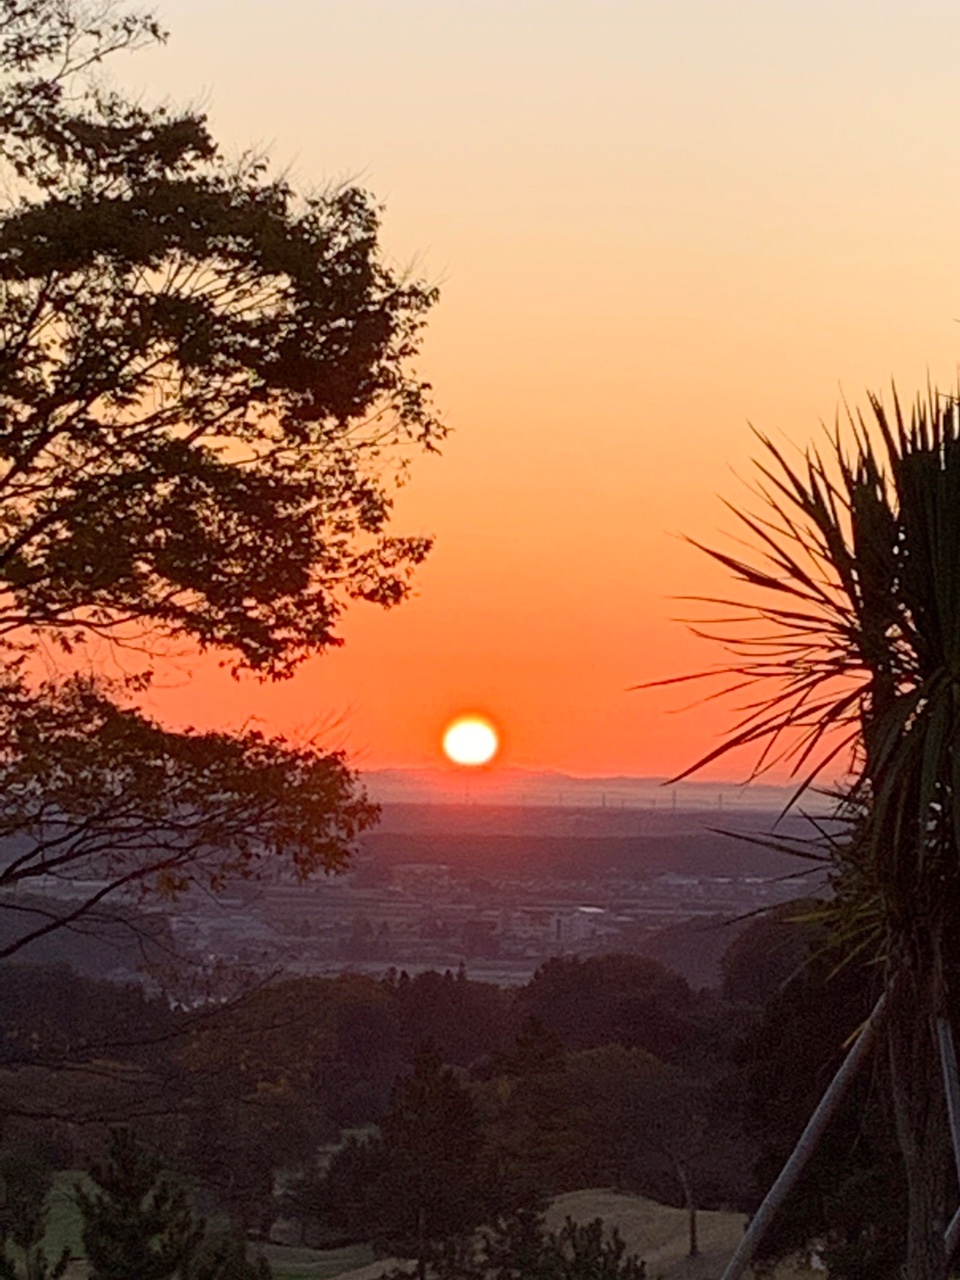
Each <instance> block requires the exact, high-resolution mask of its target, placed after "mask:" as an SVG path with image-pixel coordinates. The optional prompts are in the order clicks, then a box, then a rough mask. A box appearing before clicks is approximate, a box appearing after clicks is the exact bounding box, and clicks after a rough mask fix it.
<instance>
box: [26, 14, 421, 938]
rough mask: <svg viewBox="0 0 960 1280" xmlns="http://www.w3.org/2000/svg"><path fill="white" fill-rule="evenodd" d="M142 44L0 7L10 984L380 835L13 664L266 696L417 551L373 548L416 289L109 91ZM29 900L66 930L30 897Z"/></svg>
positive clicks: (328, 222)
mask: <svg viewBox="0 0 960 1280" xmlns="http://www.w3.org/2000/svg"><path fill="white" fill-rule="evenodd" d="M164 38H165V37H164V33H163V31H162V30H161V28H160V27H159V26H158V24H157V22H156V20H155V19H154V18H153V17H151V16H150V15H143V14H139V13H136V12H131V11H128V10H126V9H125V8H123V7H122V6H121V5H119V4H117V3H114V2H113V0H0V177H2V181H3V188H2V189H3V191H4V198H3V200H2V201H0V658H2V662H3V669H2V671H0V848H2V850H3V857H2V866H0V893H2V894H3V907H4V909H5V910H15V911H20V912H21V915H22V928H20V929H19V930H14V931H13V933H12V935H11V936H10V937H5V938H4V939H3V941H2V942H0V954H2V955H7V954H10V953H11V952H13V951H14V950H17V949H19V948H21V947H23V946H25V945H26V944H27V943H29V942H30V941H33V940H36V939H37V938H39V937H42V936H44V935H45V934H46V933H48V932H50V931H51V930H53V929H56V928H61V927H63V926H65V925H71V924H72V923H73V922H74V921H75V920H77V919H78V917H79V916H81V915H84V914H85V913H88V912H89V911H90V910H91V909H92V908H95V907H96V906H97V904H98V903H99V902H100V901H101V899H102V898H103V897H105V896H107V895H109V894H117V893H118V892H125V893H127V894H129V893H130V892H133V893H134V894H140V893H145V892H149V893H159V894H160V895H161V896H168V897H169V896H172V895H174V894H176V893H178V892H180V891H181V890H183V889H184V888H186V887H187V886H188V885H190V884H194V883H199V884H203V885H204V886H205V887H206V888H208V889H214V890H215V889H217V888H219V887H221V886H222V884H223V883H224V881H225V879H226V878H227V877H228V876H235V875H249V874H254V873H256V872H257V871H258V869H260V868H261V867H263V866H265V865H267V864H269V863H271V862H276V860H277V859H283V860H285V862H286V865H287V866H288V867H289V868H290V869H291V870H292V871H293V873H294V874H296V875H297V876H301V877H302V876H305V875H308V874H310V873H312V872H314V871H316V870H320V869H323V870H326V871H334V870H337V869H338V868H340V867H342V866H343V865H344V863H345V860H346V858H347V856H348V854H349V851H350V848H351V845H352V841H353V839H354V837H355V836H356V835H357V834H358V833H359V831H361V830H362V829H363V828H364V827H365V826H367V825H369V824H370V822H371V821H372V820H373V818H374V809H373V807H372V806H370V805H369V804H367V803H366V801H365V799H364V798H363V795H362V792H361V791H360V789H359V787H358V786H357V784H356V781H355V779H354V778H353V777H352V775H351V774H350V772H349V771H348V769H347V767H346V764H345V761H344V759H343V757H342V756H340V755H338V754H336V753H332V754H324V753H323V752H321V751H320V750H318V749H315V748H312V747H304V748H302V749H301V748H295V747H292V746H290V745H289V744H287V743H285V742H284V741H282V740H281V739H271V738H268V737H266V736H264V735H262V734H259V733H256V732H246V733H241V734H236V735H232V736H231V735H227V734H213V733H207V734H204V733H195V732H186V733H181V734H175V733H172V732H170V731H167V730H165V729H163V728H162V727H161V726H159V725H158V724H156V723H155V722H154V721H153V720H151V719H150V718H149V717H148V716H144V715H142V714H140V713H138V712H137V711H136V710H135V709H133V708H132V706H131V705H130V703H131V702H132V700H133V698H134V696H135V695H136V694H137V693H138V692H140V691H141V686H139V685H137V683H136V680H134V681H132V682H131V683H130V685H129V686H128V687H127V688H126V690H121V689H118V688H117V687H115V686H112V685H111V684H110V683H109V682H107V681H104V680H98V679H96V678H95V677H94V676H90V677H89V678H78V677H74V678H72V679H68V680H67V681H66V683H63V684H59V685H58V684H56V683H47V684H44V685H42V686H41V687H39V688H37V686H36V682H35V679H34V677H35V674H36V669H37V667H36V664H35V663H33V662H31V661H28V655H29V654H30V653H31V652H32V651H35V650H36V649H37V648H38V647H39V646H40V645H41V644H44V646H45V653H46V655H47V657H48V658H49V657H50V656H51V653H53V654H56V652H57V650H58V648H59V650H60V651H65V652H66V654H68V655H69V654H73V655H74V657H72V658H70V659H69V662H70V663H71V664H72V667H73V669H76V666H77V665H78V659H77V657H76V652H77V649H78V646H84V645H86V648H85V650H84V654H85V655H86V656H85V657H84V658H83V659H82V660H81V661H80V663H79V665H81V666H82V665H84V664H86V665H87V666H88V667H89V668H90V669H95V668H96V665H97V661H98V658H97V654H98V653H99V655H100V657H102V646H101V647H100V648H99V649H98V648H97V646H95V645H91V644H89V643H87V642H88V641H90V640H91V639H92V638H95V639H98V640H99V641H101V642H106V643H107V645H108V646H109V647H110V649H111V651H112V652H113V651H115V650H116V646H131V645H132V646H134V648H135V652H137V653H142V652H144V651H146V652H147V653H148V654H150V655H154V654H156V653H157V652H158V651H163V649H164V646H166V645H169V644H170V643H180V644H186V645H188V646H190V647H191V648H196V647H199V648H200V649H202V650H211V651H213V652H214V653H216V654H218V655H220V656H221V658H222V660H223V661H225V662H230V663H231V664H232V665H233V667H234V670H235V671H237V670H239V669H241V668H245V669H249V670H252V671H254V672H256V673H258V674H259V675H260V676H262V677H274V678H276V677H282V676H287V675H289V674H290V673H291V672H292V671H293V670H294V669H295V667H296V665H297V664H298V663H299V662H300V661H302V660H303V659H304V658H305V657H307V656H308V655H309V654H311V653H317V652H320V651H322V650H324V649H326V648H328V647H329V646H331V645H336V644H339V643H340V639H339V637H338V635H337V621H338V618H339V617H340V614H341V612H342V610H343V608H344V607H345V605H346V603H347V602H348V601H349V600H352V599H365V600H369V601H373V602H376V603H378V604H381V605H385V606H389V605H393V604H396V603H398V602H399V601H400V600H402V599H403V597H404V596H405V595H406V593H407V591H408V588H409V580H410V573H411V571H412V570H413V568H414V566H415V565H417V564H418V563H419V562H420V561H421V560H422V558H423V556H424V555H425V554H426V551H427V549H428V545H429V542H428V539H425V538H423V537H402V536H397V535H394V534H393V533H391V532H390V528H389V525H390V518H391V509H392V496H391V494H392V487H393V484H394V481H395V480H397V479H399V475H400V474H401V473H402V472H403V470H404V469H405V467H406V465H407V463H408V462H409V460H410V458H411V456H412V454H413V453H414V452H415V451H417V450H420V449H423V448H426V449H432V448H434V447H435V446H436V444H437V442H438V441H439V440H440V439H441V438H442V435H443V428H442V426H441V425H440V423H439V422H438V421H437V419H436V418H435V416H434V415H433V412H432V410H431V408H430V403H429V387H428V385H427V384H426V383H425V382H423V381H422V379H420V378H419V377H418V376H417V375H416V373H415V372H414V370H413V368H412V361H413V359H414V358H415V356H416V354H417V349H418V345H419V341H420V335H421V329H422V326H423V323H424V319H425V316H426V313H427V312H428V311H429V309H430V307H431V306H432V305H433V302H434V300H435V297H436V294H435V290H433V289H432V288H430V287H428V286H427V285H425V284H423V283H422V282H420V281H417V280H415V279H412V278H409V277H407V276H404V275H403V274H402V273H398V272H397V271H395V270H394V269H392V268H391V267H390V266H389V265H388V264H387V262H386V261H385V259H384V256H383V254H382V252H381V248H380V243H379V230H380V228H379V217H380V211H379V209H378V207H377V206H376V204H375V203H374V202H373V200H372V199H371V197H370V196H369V195H368V194H367V193H366V192H364V191H362V190H360V189H358V188H357V187H353V186H344V187H337V188H330V189H328V190H326V191H316V192H306V193H299V192H297V191H296V190H295V189H294V188H293V186H292V185H291V183H290V182H289V181H288V180H286V179H285V178H283V177H278V176H276V175H274V174H272V173H271V171H270V168H269V166H268V164H267V162H266V161H265V160H264V159H263V158H262V157H259V156H255V155H247V156H244V157H242V158H241V159H240V160H239V161H237V162H231V161H229V160H227V159H226V158H225V156H224V155H223V153H222V152H221V150H220V149H219V147H218V146H217V144H216V142H215V140H214V138H213V137H212V135H211V132H210V129H209V127H208V124H207V121H206V119H205V118H204V117H203V116H202V115H201V114H199V113H197V112H195V111H190V110H187V111H178V110H175V109H173V108H169V107H163V106H158V107H153V106H150V105H148V104H145V103H144V102H142V101H139V100H138V101H132V100H130V99H129V98H127V97H125V96H124V95H123V94H121V93H119V92H118V91H116V90H114V89H112V88H110V87H109V85H108V83H107V82H106V81H105V80H104V78H103V70H102V69H103V64H104V62H105V61H106V60H108V59H110V58H111V57H115V56H117V55H120V54H122V53H123V52H129V51H131V50H135V49H137V48H139V47H141V46H143V45H145V44H149V43H152V42H155V41H157V40H162V39H164ZM47 642H50V643H47ZM92 650H93V651H94V652H93V656H92V657H91V656H90V654H91V651H92ZM138 678H139V679H144V678H146V677H145V676H142V675H141V676H140V677H138ZM52 880H57V881H60V882H61V902H60V903H59V904H57V905H53V906H51V907H49V909H48V908H47V907H46V906H44V905H42V904H41V905H38V904H36V903H34V902H32V901H30V900H28V899H25V898H24V897H23V896H22V891H23V890H24V889H25V888H28V887H29V886H30V885H31V884H41V883H43V884H47V885H49V884H50V883H51V881H52ZM81 882H83V884H84V887H83V888H81V887H80V884H81ZM92 884H95V885H96V888H95V889H91V888H90V885H92ZM14 888H15V889H17V890H18V891H20V892H21V897H20V901H19V903H18V904H17V903H12V901H11V898H10V895H9V894H6V893H3V891H5V890H11V889H14Z"/></svg>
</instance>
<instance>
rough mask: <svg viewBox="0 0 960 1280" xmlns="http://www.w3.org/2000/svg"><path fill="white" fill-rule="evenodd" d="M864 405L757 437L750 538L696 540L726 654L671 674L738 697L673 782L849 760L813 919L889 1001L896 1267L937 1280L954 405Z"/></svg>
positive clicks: (949, 815) (944, 1195)
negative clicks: (723, 577)
mask: <svg viewBox="0 0 960 1280" xmlns="http://www.w3.org/2000/svg"><path fill="white" fill-rule="evenodd" d="M870 410H871V412H870V414H869V415H868V418H866V419H865V418H864V416H863V415H861V414H859V413H858V414H855V415H854V414H850V415H849V422H848V430H847V431H841V430H840V429H839V428H838V429H836V430H835V431H834V432H833V433H832V434H831V435H829V436H828V439H827V443H826V445H824V446H822V447H821V448H819V449H810V450H808V451H807V452H806V453H805V454H803V455H802V456H801V458H800V461H799V462H797V463H794V462H791V461H789V460H788V458H787V457H786V456H785V452H784V451H783V450H781V449H779V448H778V447H777V446H776V445H775V444H774V443H773V442H772V441H771V440H770V439H768V438H767V437H765V436H762V435H758V440H759V443H760V446H761V457H760V458H759V460H758V461H757V468H758V477H759V478H758V483H757V485H756V488H755V494H756V496H757V497H758V498H759V499H760V501H761V504H762V510H761V511H760V513H759V514H753V513H751V512H748V511H740V510H737V509H735V508H731V510H733V511H734V514H735V516H736V517H737V519H738V521H739V522H740V526H741V531H743V530H745V531H746V534H747V541H748V544H749V546H750V548H751V549H750V550H748V551H746V552H744V553H742V554H739V555H731V554H728V553H726V552H724V551H720V550H716V549H713V548H709V547H702V548H701V549H702V550H704V551H706V552H707V554H708V555H710V556H712V557H713V558H714V559H715V560H717V561H719V562H720V563H721V564H722V565H724V566H725V567H726V568H727V569H728V570H729V571H730V572H731V573H732V574H733V576H734V578H735V579H736V580H737V581H738V582H739V583H740V584H741V588H742V590H741V592H740V594H739V595H737V596H735V597H734V598H730V599H724V600H713V601H710V603H711V604H714V605H718V604H719V605H722V606H723V607H724V609H725V613H726V616H725V617H724V618H723V619H720V620H719V622H718V623H716V624H715V625H713V626H711V627H709V628H708V629H706V630H705V629H704V628H695V629H696V630H699V632H700V634H705V635H710V636H711V637H712V638H714V639H720V640H722V642H723V643H724V645H725V647H726V651H727V660H726V661H725V662H723V663H722V664H720V665H719V666H717V667H715V668H713V669H712V670H711V671H709V672H702V673H698V675H697V676H695V677H681V679H697V678H702V677H704V676H711V675H712V676H717V675H720V676H723V677H724V678H725V683H724V685H723V686H722V688H721V692H723V693H733V692H738V693H741V694H742V692H743V691H744V690H747V691H748V694H747V703H746V705H745V706H742V707H741V711H740V716H739V719H738V721H737V723H736V724H735V725H734V726H733V728H732V729H731V731H730V732H729V734H728V736H727V737H726V738H725V740H724V741H723V742H722V743H721V744H720V746H718V747H717V748H716V749H715V750H713V751H711V752H709V753H708V754H707V755H705V756H704V757H702V758H701V759H700V760H698V761H697V762H696V763H695V764H694V765H692V766H691V767H690V769H688V770H686V771H685V772H684V774H683V775H681V776H686V775H687V774H690V773H693V772H695V771H696V770H698V769H700V768H702V767H703V766H704V765H706V764H708V763H710V762H711V761H713V760H715V759H717V758H718V757H720V756H723V755H725V754H726V753H727V752H730V751H732V750H733V749H735V748H741V747H751V746H752V747H755V748H756V749H757V751H758V756H757V760H756V765H755V770H754V774H755V775H756V774H759V773H762V772H763V771H765V770H767V769H769V768H771V767H772V766H774V765H786V766H787V767H789V769H790V770H791V771H792V773H793V775H794V777H795V778H796V780H797V794H798V795H799V794H800V793H802V792H803V791H804V790H805V789H806V788H807V787H808V786H810V785H811V784H812V783H813V782H814V781H815V780H816V779H818V778H820V777H822V776H823V773H824V771H825V770H826V769H827V767H828V766H831V765H834V766H836V763H838V761H839V759H841V758H842V759H844V761H845V763H847V765H848V769H849V772H848V779H847V782H846V783H845V784H844V787H843V791H842V794H839V795H838V805H839V811H840V813H841V815H842V816H843V817H844V818H845V819H846V823H845V825H844V828H843V831H844V834H843V835H842V837H840V838H837V837H836V835H831V836H830V837H829V838H828V840H827V845H826V848H825V851H824V856H826V858H827V859H828V862H829V865H830V875H831V881H832V887H833V891H834V892H833V896H832V900H831V902H830V903H829V904H828V905H827V907H826V914H827V915H828V917H829V919H830V921H831V923H832V926H833V930H834V937H835V938H836V940H837V942H838V943H839V944H840V946H841V948H842V950H843V952H844V953H845V955H846V956H848V957H852V956H854V955H858V956H860V957H862V958H863V957H868V958H870V959H871V960H873V961H874V962H875V963H876V967H877V971H878V975H882V978H883V981H884V985H885V986H886V987H887V989H888V991H889V993H890V995H889V1001H888V1007H887V1017H886V1022H885V1033H884V1045H885V1050H886V1056H887V1062H888V1067H889V1071H888V1078H889V1081H890V1094H891V1102H892V1106H893V1109H894V1114H895V1118H896V1124H897V1132H898V1138H899V1143H900V1147H901V1150H902V1153H903V1157H904V1162H905V1167H906V1174H907V1184H908V1196H909V1227H908V1239H907V1246H906V1255H907V1256H906V1275H907V1276H908V1277H909V1280H942V1277H944V1276H945V1275H946V1274H947V1267H948V1262H949V1259H948V1257H947V1250H946V1247H945V1244H944V1230H945V1226H946V1219H947V1215H948V1198H949V1194H950V1179H951V1173H950V1149H949V1131H948V1125H947V1117H946V1108H945V1103H944V1098H943V1090H942V1085H941V1083H940V1060H939V1058H938V1054H937V1048H936V1040H935V1037H934V1034H933V1027H934V1023H935V1020H936V1019H938V1018H939V1019H941V1020H942V1019H944V1018H947V1017H949V1016H950V1014H951V1010H953V1011H954V1012H955V1011H956V1007H957V1005H956V1000H957V994H958V992H960V411H958V401H957V399H956V398H954V397H943V396H940V395H938V394H937V393H936V392H934V391H931V392H930V393H929V395H928V398H927V399H926V400H925V401H918V402H917V403H916V404H915V405H914V407H913V409H912V411H911V412H910V413H909V415H906V414H905V413H904V412H903V410H902V409H901V406H900V403H899V401H898V400H897V397H896V393H894V396H893V409H892V411H891V412H888V411H887V410H886V409H885V408H884V406H883V404H882V403H881V402H880V400H879V399H878V398H876V397H871V399H870ZM661 683H662V682H661ZM666 683H669V682H666ZM953 1021H955V1018H954V1019H953ZM941 1025H943V1024H942V1023H941Z"/></svg>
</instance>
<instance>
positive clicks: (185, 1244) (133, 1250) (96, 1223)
mask: <svg viewBox="0 0 960 1280" xmlns="http://www.w3.org/2000/svg"><path fill="white" fill-rule="evenodd" d="M90 1177H91V1179H92V1181H93V1183H94V1189H93V1190H91V1191H88V1190H86V1189H85V1188H84V1187H82V1186H80V1185H78V1186H77V1203H78V1204H79V1206H80V1212H81V1214H82V1215H83V1244H84V1248H85V1249H86V1253H87V1260H88V1263H89V1267H90V1271H89V1280H170V1278H171V1277H174V1276H176V1277H183V1276H185V1275H186V1274H187V1269H188V1267H189V1264H190V1262H191V1260H192V1258H193V1256H194V1254H195V1253H196V1251H197V1249H198V1247H199V1245H200V1242H201V1240H202V1238H203V1223H202V1221H200V1220H198V1219H197V1218H196V1217H195V1216H194V1214H193V1212H192V1211H191V1209H190V1206H189V1204H188V1203H187V1198H186V1196H185V1195H184V1193H183V1191H182V1190H180V1189H179V1188H175V1187H174V1186H172V1184H171V1183H170V1182H168V1181H167V1180H166V1179H165V1178H164V1177H162V1176H161V1172H160V1163H159V1161H158V1160H157V1159H156V1158H155V1157H154V1156H153V1155H152V1154H150V1153H149V1152H148V1151H146V1150H145V1149H144V1148H143V1147H142V1146H140V1144H139V1143H138V1142H137V1140H136V1139H135V1138H134V1136H133V1134H131V1133H130V1131H129V1130H127V1129H117V1130H114V1132H113V1134H112V1135H111V1140H110V1156H109V1159H108V1161H107V1163H106V1164H104V1165H99V1166H95V1167H94V1168H93V1169H92V1170H91V1174H90Z"/></svg>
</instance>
